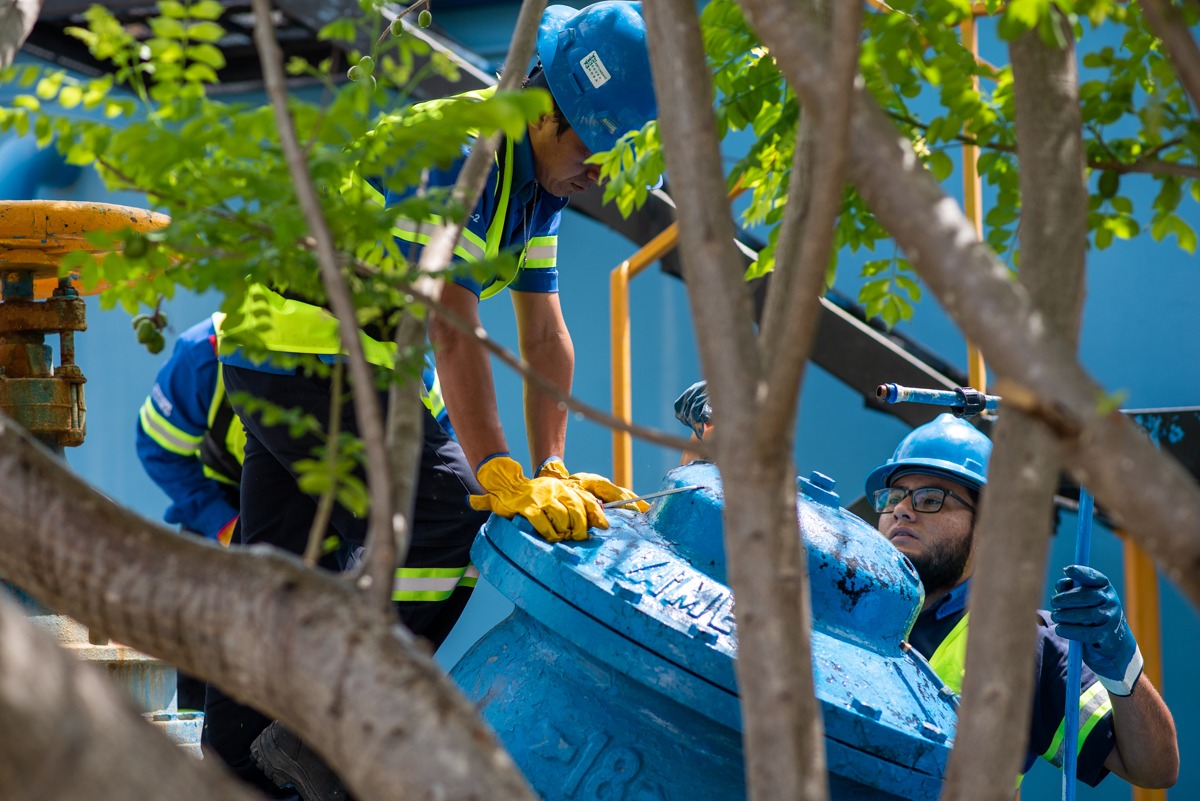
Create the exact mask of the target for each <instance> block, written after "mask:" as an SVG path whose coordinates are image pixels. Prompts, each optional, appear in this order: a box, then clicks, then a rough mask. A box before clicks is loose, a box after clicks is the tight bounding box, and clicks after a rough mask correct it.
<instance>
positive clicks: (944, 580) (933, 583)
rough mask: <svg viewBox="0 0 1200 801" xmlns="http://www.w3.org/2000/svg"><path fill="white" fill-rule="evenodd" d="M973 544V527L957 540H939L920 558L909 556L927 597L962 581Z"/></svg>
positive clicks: (951, 587)
mask: <svg viewBox="0 0 1200 801" xmlns="http://www.w3.org/2000/svg"><path fill="white" fill-rule="evenodd" d="M974 542H975V527H974V526H972V527H971V530H970V531H968V532H967V533H966V536H964V537H962V538H961V539H958V540H953V541H946V540H941V541H940V542H938V543H937V545H936V546H935V547H933V548H930V549H929V550H928V551H926V552H925V553H924V554H921V555H920V556H909V557H908V558H909V559H910V560H911V561H912V563H913V567H915V568H916V569H917V575H918V576H920V577H921V584H922V585H923V586H924V587H925V595H926V596H927V597H928V596H930V595H933V594H934V593H938V592H946V591H948V590H951V589H953V588H954V587H956V586H957V585H958V583H959V580H960V579H962V575H963V571H964V570H966V569H967V560H968V559H970V558H971V546H972V545H973V543H974Z"/></svg>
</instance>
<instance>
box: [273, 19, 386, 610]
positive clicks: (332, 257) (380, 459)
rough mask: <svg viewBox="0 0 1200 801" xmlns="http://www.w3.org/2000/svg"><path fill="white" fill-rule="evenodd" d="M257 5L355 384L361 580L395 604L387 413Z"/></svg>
mask: <svg viewBox="0 0 1200 801" xmlns="http://www.w3.org/2000/svg"><path fill="white" fill-rule="evenodd" d="M251 6H252V7H253V8H254V17H255V25H254V41H255V43H256V44H257V45H258V58H259V63H260V64H262V69H263V84H264V87H265V89H266V92H267V96H268V97H269V98H270V100H271V107H272V108H273V109H274V112H275V125H276V127H277V128H278V129H279V141H280V144H281V146H282V147H283V153H284V157H285V158H286V159H287V164H288V170H289V172H291V175H292V182H293V184H294V185H295V187H296V197H297V199H298V200H299V201H300V208H301V209H302V210H303V211H304V218H305V220H306V221H307V222H308V228H309V230H310V231H311V232H312V238H313V241H314V243H315V248H314V252H315V254H316V257H317V264H318V265H319V266H320V270H321V281H322V283H324V285H325V291H326V292H327V293H328V295H329V305H330V310H331V311H332V312H333V316H334V317H336V318H337V320H338V338H339V339H341V342H342V347H343V348H345V349H346V353H347V354H348V359H349V362H350V379H351V381H352V382H353V385H354V390H355V391H354V414H355V417H356V418H357V419H358V429H359V435H360V436H361V438H362V441H363V451H364V453H365V455H366V463H367V487H368V489H369V491H370V495H371V511H370V519H369V523H368V529H367V531H368V534H367V557H366V559H364V563H363V566H362V572H361V573H360V575H359V577H358V579H357V583H358V586H359V587H360V589H362V590H363V591H364V592H366V593H367V595H368V597H370V598H371V599H372V602H373V603H375V604H377V605H378V606H379V607H380V608H387V609H390V608H391V601H392V576H393V574H394V573H395V570H396V564H397V561H396V543H395V535H394V534H393V522H394V515H393V514H392V482H391V465H390V464H389V462H388V457H387V454H386V453H385V451H384V428H383V418H382V415H381V414H380V410H379V397H378V395H377V393H376V392H375V378H374V375H373V374H372V370H371V367H370V365H368V364H367V360H366V356H365V355H364V354H363V349H362V342H360V341H359V331H358V316H357V314H356V313H355V309H354V301H353V299H352V298H351V297H350V289H349V287H348V286H347V285H346V279H345V277H343V276H342V274H341V271H340V269H339V267H338V255H337V251H336V250H335V249H334V246H333V237H332V236H331V235H330V233H329V226H328V224H327V223H326V222H325V215H324V213H323V212H322V211H321V202H320V200H319V199H318V198H317V190H316V186H315V185H314V184H313V180H312V175H311V174H310V173H309V171H308V161H307V160H306V159H305V156H304V151H303V149H302V148H301V147H300V143H299V141H298V140H297V139H296V129H295V127H294V126H293V125H292V117H291V114H290V113H289V112H288V107H287V84H286V81H285V78H284V75H283V66H282V64H283V56H282V54H281V52H280V50H279V44H278V42H276V41H275V26H274V25H273V24H272V22H271V4H270V2H269V0H251Z"/></svg>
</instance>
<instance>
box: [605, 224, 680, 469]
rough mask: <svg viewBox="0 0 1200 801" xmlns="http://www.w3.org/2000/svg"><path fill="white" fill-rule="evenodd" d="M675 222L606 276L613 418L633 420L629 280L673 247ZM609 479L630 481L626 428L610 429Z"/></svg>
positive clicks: (630, 444) (629, 441)
mask: <svg viewBox="0 0 1200 801" xmlns="http://www.w3.org/2000/svg"><path fill="white" fill-rule="evenodd" d="M678 239H679V223H671V224H670V225H668V226H667V227H666V228H664V229H663V230H662V232H661V233H659V234H658V235H657V236H655V237H654V238H653V239H651V240H650V241H649V242H647V243H646V244H645V245H643V246H642V249H641V250H639V251H638V252H637V253H635V254H633V256H631V257H629V258H628V259H626V260H625V261H623V262H621V263H620V264H619V265H617V267H616V269H614V270H613V271H612V272H611V273H610V274H609V278H608V287H609V292H610V297H609V332H610V347H611V348H612V354H611V357H610V358H611V359H612V409H613V417H615V418H617V419H618V420H621V421H623V422H626V423H629V422H632V421H633V387H632V382H633V378H632V371H633V368H632V366H631V363H632V361H633V358H632V354H631V352H630V345H629V281H630V279H632V278H634V277H635V276H636V275H638V274H639V273H641V272H642V271H643V270H645V269H646V268H647V267H649V266H650V265H651V264H653V263H654V262H656V261H658V260H659V259H661V258H662V257H663V256H664V255H666V254H667V253H669V252H670V250H671V249H672V248H673V247H675V243H676V242H677V241H678ZM613 481H615V482H616V483H617V484H618V485H619V486H622V487H629V486H632V484H633V437H631V436H630V435H629V432H628V431H614V432H613Z"/></svg>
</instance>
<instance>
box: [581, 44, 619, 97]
mask: <svg viewBox="0 0 1200 801" xmlns="http://www.w3.org/2000/svg"><path fill="white" fill-rule="evenodd" d="M579 66H581V67H583V73H584V74H585V75H587V77H588V80H589V81H591V82H592V86H593V87H594V88H596V89H599V88H600V87H601V86H604V84H606V83H608V81H609V79H611V78H612V76H611V75H609V74H608V70H607V69H605V67H604V62H603V61H601V60H600V55H599V54H598V53H597V52H596V51H595V50H593V51H592V52H590V53H588V54H587V55H586V56H584V57H583V59H582V60H580V62H579Z"/></svg>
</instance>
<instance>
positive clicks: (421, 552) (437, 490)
mask: <svg viewBox="0 0 1200 801" xmlns="http://www.w3.org/2000/svg"><path fill="white" fill-rule="evenodd" d="M224 372H225V388H226V391H227V392H228V393H229V394H230V396H231V398H232V396H233V395H234V393H238V392H244V393H247V394H248V395H252V396H254V397H257V398H264V399H266V400H268V401H270V402H271V403H274V404H276V405H278V406H281V407H283V408H293V409H301V410H303V411H304V412H305V413H307V414H310V415H313V416H314V417H315V418H316V419H317V420H320V421H323V422H324V421H327V420H328V419H329V411H330V384H329V381H327V380H325V379H319V378H312V377H308V376H302V375H277V374H274V373H265V372H259V371H257V370H249V369H245V368H239V367H232V366H229V365H226V366H225V370H224ZM379 397H380V402H381V405H382V408H383V409H385V410H386V408H387V393H386V392H380V393H379ZM234 409H235V410H236V411H237V412H238V415H239V417H241V418H242V422H243V424H244V425H245V427H246V458H245V461H244V463H243V466H242V485H241V519H240V531H241V542H242V543H243V544H247V545H249V544H254V543H267V544H270V545H275V546H277V547H280V548H283V549H284V550H287V551H290V552H292V553H295V554H300V553H303V552H304V546H305V545H306V543H307V542H308V532H309V529H310V527H311V526H312V522H313V519H314V517H315V515H316V499H315V498H314V497H313V496H311V495H308V494H306V493H304V492H303V491H301V489H300V487H299V486H298V485H297V483H296V472H295V469H294V467H293V466H294V465H295V463H296V462H297V461H299V460H301V459H312V458H314V456H313V449H314V448H315V447H317V446H318V445H319V444H321V443H320V440H319V439H318V438H317V437H315V436H313V435H307V436H302V437H299V438H292V436H291V434H290V432H289V431H288V429H287V427H286V426H266V425H264V424H263V422H262V420H261V418H259V417H258V416H255V415H248V414H243V409H241V408H238V404H237V403H234ZM422 411H423V412H424V417H425V423H424V426H425V428H424V445H423V447H422V451H421V466H420V474H419V477H418V480H417V498H416V505H415V507H416V508H415V513H414V518H413V525H412V542H411V544H410V547H409V551H408V557H407V559H406V561H405V566H406V567H462V566H464V565H466V564H467V563H468V562H469V561H470V549H471V542H472V541H473V540H474V538H475V534H476V533H477V532H478V531H479V528H480V527H481V526H482V525H483V523H484V522H485V521H486V520H487V514H486V513H484V512H477V511H475V510H474V509H472V508H471V507H470V506H469V505H468V504H467V500H466V499H467V495H469V494H480V493H481V492H482V490H481V489H480V487H479V484H478V483H477V482H476V481H475V476H474V473H473V472H472V470H471V468H470V465H468V464H467V460H466V457H465V455H464V454H463V451H462V448H461V447H459V445H458V443H457V442H455V441H454V440H453V439H451V438H450V437H449V435H447V434H446V432H445V431H443V430H442V428H441V426H439V425H438V423H437V421H436V420H435V419H434V418H433V415H431V414H430V413H429V411H428V410H426V409H424V407H422ZM341 426H342V430H343V431H348V432H352V433H357V432H358V424H357V421H356V420H355V419H354V407H353V403H351V402H350V399H349V398H347V400H346V402H345V403H344V405H343V407H342V420H341ZM359 478H360V479H362V478H363V476H362V474H361V472H360V473H359ZM329 529H330V530H329V531H328V532H327V534H328V535H331V536H336V537H338V538H339V541H340V545H339V547H338V548H337V549H336V550H335V551H333V552H332V553H329V554H326V555H325V556H324V557H322V561H321V566H322V567H325V568H328V569H331V570H340V569H343V568H344V567H345V566H346V565H347V564H348V563H349V561H350V559H351V558H352V555H353V553H354V552H355V550H356V549H357V548H359V547H361V546H362V544H363V542H364V540H365V538H366V533H367V518H366V517H356V516H355V515H354V514H353V513H352V512H351V511H350V510H348V509H346V508H345V507H343V506H342V505H341V504H335V507H334V511H333V514H332V515H331V517H330V525H329ZM469 596H470V588H468V587H459V588H458V589H456V590H455V591H454V593H453V595H451V596H450V597H449V598H447V599H446V600H443V601H437V602H403V603H396V604H395V607H396V610H397V612H398V613H399V615H400V619H401V620H402V621H404V623H405V625H407V626H408V628H409V629H410V630H411V631H412V632H413V633H414V634H416V635H418V636H421V637H424V638H426V639H427V640H429V641H430V642H431V643H432V645H433V647H434V648H436V647H437V646H438V645H440V644H441V642H442V640H444V639H445V638H446V635H448V634H449V633H450V629H451V628H453V627H454V624H455V622H456V621H457V620H458V618H459V616H460V615H461V614H462V610H463V607H464V606H466V603H467V599H468V597H469ZM270 722H271V720H270V718H267V717H266V716H264V715H262V714H260V713H259V712H258V711H256V710H254V709H252V708H250V707H248V706H245V705H243V704H239V703H237V702H236V701H234V700H233V699H232V698H230V697H229V696H227V695H225V694H224V693H223V692H221V690H220V689H219V688H217V687H214V686H212V685H211V684H210V685H209V686H208V688H207V693H206V697H205V704H204V734H203V737H202V742H203V744H204V746H205V747H206V749H208V750H209V751H210V752H212V753H215V754H216V755H217V756H218V757H219V758H220V759H221V760H222V761H224V762H225V764H227V765H228V766H229V767H230V768H231V769H232V770H233V771H234V773H236V774H237V775H238V776H240V777H241V778H242V779H244V780H245V781H247V782H249V783H250V784H252V785H254V786H255V787H257V788H259V789H260V790H262V791H264V792H266V793H267V794H268V795H271V796H275V797H283V796H284V795H290V792H288V793H285V792H283V791H280V790H278V789H277V788H276V787H275V786H274V784H273V783H272V782H271V781H270V780H269V779H267V777H266V776H265V775H263V773H262V772H261V771H259V770H258V768H257V766H255V765H254V762H253V759H252V758H251V756H250V744H251V743H252V742H253V741H254V739H255V738H256V737H258V735H259V734H260V733H261V732H262V730H263V729H265V728H266V727H267V726H268V725H269V724H270Z"/></svg>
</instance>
